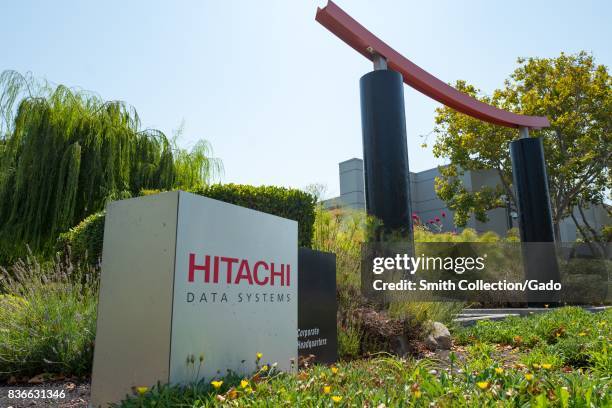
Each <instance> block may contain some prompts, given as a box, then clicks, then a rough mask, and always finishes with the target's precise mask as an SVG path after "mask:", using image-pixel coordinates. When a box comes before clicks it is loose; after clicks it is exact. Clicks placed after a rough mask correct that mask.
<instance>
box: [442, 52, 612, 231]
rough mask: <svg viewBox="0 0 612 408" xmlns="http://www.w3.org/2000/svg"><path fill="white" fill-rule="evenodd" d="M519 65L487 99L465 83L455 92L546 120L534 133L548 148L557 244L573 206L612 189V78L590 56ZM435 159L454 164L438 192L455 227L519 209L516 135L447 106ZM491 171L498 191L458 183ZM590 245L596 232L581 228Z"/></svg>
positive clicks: (446, 170) (445, 169)
mask: <svg viewBox="0 0 612 408" xmlns="http://www.w3.org/2000/svg"><path fill="white" fill-rule="evenodd" d="M518 64H519V66H518V68H517V69H516V70H515V71H514V72H513V73H512V74H511V75H510V78H509V79H507V80H506V81H505V86H504V88H503V89H498V90H495V91H494V92H493V94H492V95H490V96H479V90H478V89H477V88H475V87H474V86H472V85H469V84H467V83H466V82H465V81H457V83H456V88H457V89H458V90H459V91H461V92H464V93H466V94H468V95H470V96H473V97H475V98H477V99H479V100H481V101H483V102H486V103H489V104H491V105H494V106H497V107H499V108H502V109H506V110H509V111H512V112H517V113H522V114H526V115H537V116H547V117H548V118H549V120H550V122H551V126H550V127H549V128H546V129H541V130H532V131H531V136H532V137H541V138H542V140H543V144H544V151H545V158H546V165H547V171H548V178H549V188H550V196H551V197H550V198H551V207H552V218H553V224H554V229H555V236H556V238H557V239H559V236H560V231H559V223H560V221H561V220H562V219H564V218H566V217H572V218H573V219H574V221H575V222H576V223H578V220H577V219H576V218H575V217H574V215H573V211H572V209H573V208H578V209H582V208H584V207H585V206H590V205H594V204H600V203H602V202H603V201H604V199H605V194H606V192H609V191H610V186H611V179H612V173H611V168H610V163H611V158H612V149H611V148H610V146H612V135H611V133H610V131H611V127H612V79H611V77H610V75H609V73H608V69H607V67H606V66H604V65H596V64H595V61H594V59H593V56H592V55H590V54H587V53H586V52H580V53H578V54H575V55H566V54H563V53H562V54H561V55H560V56H558V57H556V58H528V59H524V58H520V59H519V60H518ZM434 132H435V134H436V142H435V145H434V147H433V151H434V155H435V156H436V157H443V158H447V159H449V160H450V165H449V166H446V167H442V168H441V177H439V178H437V179H436V185H435V187H436V192H437V194H438V196H439V197H440V198H441V199H442V200H444V201H445V202H446V203H447V205H448V206H449V208H451V209H452V210H454V211H455V223H456V224H457V225H458V226H464V225H465V224H466V222H467V220H468V218H469V217H470V216H471V215H474V216H475V218H476V219H477V220H479V221H486V219H487V216H486V211H487V210H490V209H493V208H497V207H503V206H506V203H505V201H506V200H508V201H509V203H510V205H511V206H512V207H514V208H516V197H515V193H514V190H513V186H512V168H511V162H510V156H509V148H508V143H509V142H511V141H512V140H515V139H516V138H518V130H517V129H511V128H506V127H501V126H495V125H491V124H488V123H484V122H482V121H479V120H476V119H474V118H471V117H469V116H466V115H464V114H461V113H459V112H456V111H454V110H452V109H450V108H448V107H442V108H438V109H437V110H436V126H435V128H434ZM484 169H492V170H494V171H496V172H497V174H498V175H499V179H500V183H499V184H498V185H497V186H495V187H483V188H481V189H479V190H475V191H468V189H466V187H465V186H464V185H463V183H462V181H461V175H462V174H463V172H464V171H467V170H484ZM579 231H580V232H581V233H582V234H583V237H584V239H585V240H587V241H592V240H594V239H595V237H594V236H593V230H590V231H587V228H585V227H580V228H579Z"/></svg>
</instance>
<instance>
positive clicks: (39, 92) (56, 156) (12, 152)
mask: <svg viewBox="0 0 612 408" xmlns="http://www.w3.org/2000/svg"><path fill="white" fill-rule="evenodd" d="M0 112H1V115H0V119H1V122H0V258H4V259H8V258H14V257H16V256H18V255H22V254H23V253H24V251H25V247H26V244H28V245H29V246H30V248H31V249H32V250H33V251H35V252H39V251H40V252H45V251H48V250H50V249H51V248H53V246H54V241H55V239H56V238H57V236H58V234H59V233H60V232H63V231H66V230H67V229H68V228H70V227H72V226H74V225H76V224H77V223H78V222H79V221H81V220H83V219H84V218H85V217H87V216H88V215H90V214H93V213H95V212H97V211H100V210H102V209H103V208H104V207H105V205H106V203H107V202H108V201H110V200H114V199H119V198H126V197H131V196H135V195H137V194H139V192H140V191H141V190H143V189H158V190H169V189H172V188H178V187H182V188H195V187H199V186H202V185H204V184H206V183H207V182H208V181H209V180H210V179H211V178H212V177H215V176H216V175H217V174H218V172H219V171H221V165H220V162H219V161H218V160H216V159H212V158H210V156H209V154H210V153H211V151H210V146H209V145H208V144H207V143H206V142H200V143H199V144H197V145H196V147H195V148H194V149H193V150H192V151H191V152H188V151H186V150H184V149H180V148H178V147H177V146H176V143H175V140H174V141H169V140H168V139H167V138H166V136H165V135H164V134H163V133H162V132H160V131H158V130H154V129H143V128H142V126H141V124H140V119H139V117H138V114H137V113H136V111H135V109H134V108H132V107H130V106H129V105H126V104H125V103H123V102H119V101H110V102H106V101H103V100H101V99H100V98H99V97H98V96H96V95H94V94H92V93H89V92H84V91H79V90H74V89H70V88H67V87H65V86H63V85H59V86H57V87H52V86H50V85H48V84H47V83H45V82H42V81H35V80H34V79H33V78H32V77H30V76H23V75H20V74H19V73H16V72H14V71H5V72H3V73H2V74H1V75H0ZM173 145H174V146H173ZM173 147H174V148H173Z"/></svg>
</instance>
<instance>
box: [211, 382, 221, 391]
mask: <svg viewBox="0 0 612 408" xmlns="http://www.w3.org/2000/svg"><path fill="white" fill-rule="evenodd" d="M210 384H211V385H212V386H213V387H215V389H216V390H218V389H219V388H220V387H221V386H222V385H223V381H211V382H210Z"/></svg>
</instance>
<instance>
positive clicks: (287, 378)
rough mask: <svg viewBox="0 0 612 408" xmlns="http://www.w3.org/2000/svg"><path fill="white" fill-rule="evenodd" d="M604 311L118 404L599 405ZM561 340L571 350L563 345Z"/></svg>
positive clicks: (515, 323)
mask: <svg viewBox="0 0 612 408" xmlns="http://www.w3.org/2000/svg"><path fill="white" fill-rule="evenodd" d="M611 317H612V312H611V311H606V312H602V313H599V314H590V313H588V312H584V311H582V310H580V309H577V308H563V309H559V310H556V311H553V312H550V313H548V314H543V315H534V316H530V317H525V318H519V319H510V320H509V321H506V322H507V324H505V322H486V323H480V324H478V325H477V326H475V327H471V328H461V329H457V330H456V331H455V336H456V338H457V339H458V341H459V343H461V344H459V345H458V346H457V347H455V349H454V350H453V352H452V353H451V354H450V355H449V356H447V357H445V358H442V357H439V356H430V357H428V358H425V359H421V360H414V359H401V358H397V357H393V356H388V355H379V356H377V357H374V358H371V359H359V360H353V361H349V362H346V361H345V362H340V363H338V364H337V365H335V366H333V367H326V366H313V367H307V368H304V369H301V370H300V371H299V372H298V373H297V374H285V373H277V372H275V371H274V370H269V371H266V372H261V371H259V372H257V373H255V374H254V375H253V376H251V377H249V378H242V377H239V376H236V375H230V376H228V377H225V378H222V379H216V380H217V381H222V383H221V384H219V382H216V383H215V384H216V385H218V386H219V388H215V387H214V386H213V385H212V384H211V382H210V379H208V380H207V381H200V382H199V383H197V384H193V385H190V386H187V387H179V386H168V385H161V386H157V387H154V388H153V389H151V390H142V391H143V392H142V394H139V395H134V396H132V397H130V398H128V399H126V400H125V401H123V402H122V403H121V404H120V406H121V407H126V408H130V407H158V406H184V407H210V406H219V405H222V406H250V407H269V406H287V407H293V406H305V407H326V406H327V407H331V406H357V407H363V406H366V407H383V406H384V407H397V406H421V407H428V406H436V407H493V406H495V407H498V406H502V407H522V406H531V407H549V406H554V407H609V406H612V390H611V386H612V379H611V375H612V370H611V367H610V358H611V356H610V354H609V350H608V348H609V346H608V343H609V342H610V340H611V334H612V333H611V327H610V318H611ZM519 331H520V333H522V336H521V338H522V337H526V336H525V333H532V334H533V336H534V338H533V339H531V335H530V336H529V338H530V339H531V341H530V342H527V341H525V342H524V341H519V340H518V339H515V340H516V341H513V340H512V336H511V335H513V336H517V335H518V334H516V333H517V332H519ZM558 333H560V334H559V336H557V334H558ZM581 333H585V334H581ZM509 336H510V337H509ZM535 338H537V339H538V340H537V341H536V340H535ZM508 339H510V340H511V341H510V343H508V341H507V340H508ZM569 339H574V340H575V341H576V344H578V345H579V347H578V349H579V350H580V351H576V350H574V348H573V346H568V344H569V343H568V344H566V342H568V340H569ZM576 356H578V357H579V358H576ZM580 356H586V358H583V357H580Z"/></svg>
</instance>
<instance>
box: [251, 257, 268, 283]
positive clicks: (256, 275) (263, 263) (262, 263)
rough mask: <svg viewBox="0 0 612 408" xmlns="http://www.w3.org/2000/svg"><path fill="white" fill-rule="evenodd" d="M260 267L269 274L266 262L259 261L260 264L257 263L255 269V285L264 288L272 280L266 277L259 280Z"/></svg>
mask: <svg viewBox="0 0 612 408" xmlns="http://www.w3.org/2000/svg"><path fill="white" fill-rule="evenodd" d="M259 267H262V268H263V269H265V270H266V272H267V271H268V264H267V263H265V262H264V261H259V262H256V263H255V266H254V267H253V277H254V278H255V283H256V284H258V285H259V286H263V285H265V284H267V283H268V280H270V278H268V277H267V276H266V277H265V278H264V279H263V280H259V275H258V274H257V272H259Z"/></svg>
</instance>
